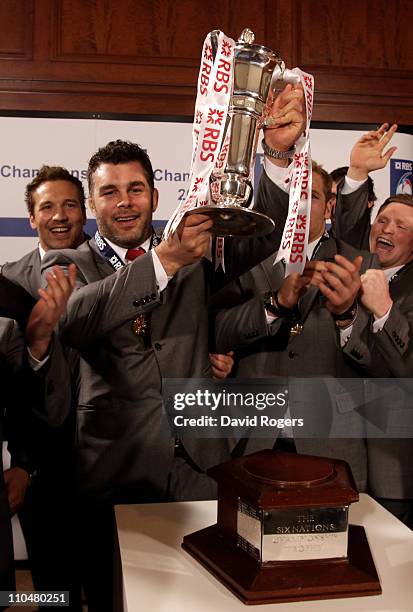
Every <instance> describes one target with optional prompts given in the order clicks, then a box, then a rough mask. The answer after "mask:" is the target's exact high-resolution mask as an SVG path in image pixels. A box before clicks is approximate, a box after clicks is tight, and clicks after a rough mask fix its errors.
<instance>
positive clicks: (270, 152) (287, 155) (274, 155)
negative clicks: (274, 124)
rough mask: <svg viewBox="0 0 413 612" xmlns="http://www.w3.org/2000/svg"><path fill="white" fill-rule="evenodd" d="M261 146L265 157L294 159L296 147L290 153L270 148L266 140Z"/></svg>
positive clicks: (262, 141)
mask: <svg viewBox="0 0 413 612" xmlns="http://www.w3.org/2000/svg"><path fill="white" fill-rule="evenodd" d="M261 145H262V149H263V151H264V153H265V155H268V157H272V158H273V159H290V158H292V157H294V153H295V145H294V146H293V148H292V149H290V150H289V151H278V150H277V149H272V148H271V147H269V146H268V145H267V143H266V142H265V139H264V138H263V139H262V140H261Z"/></svg>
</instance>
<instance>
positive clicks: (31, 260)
mask: <svg viewBox="0 0 413 612" xmlns="http://www.w3.org/2000/svg"><path fill="white" fill-rule="evenodd" d="M40 266H41V261H40V253H39V249H38V248H36V249H34V250H33V251H30V253H27V255H24V257H22V258H21V259H19V260H18V261H12V262H6V263H5V264H3V266H2V269H1V273H2V274H3V276H5V277H6V278H8V279H10V280H11V281H13V282H15V283H18V284H19V285H20V286H21V287H23V289H26V291H27V292H28V293H30V295H32V296H33V297H34V298H35V299H36V300H37V299H38V298H39V294H38V293H37V290H38V289H39V287H41V286H42V275H41V270H40Z"/></svg>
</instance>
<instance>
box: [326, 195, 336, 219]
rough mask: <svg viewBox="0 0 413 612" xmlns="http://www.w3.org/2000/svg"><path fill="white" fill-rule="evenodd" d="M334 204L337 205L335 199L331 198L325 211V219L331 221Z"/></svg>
mask: <svg viewBox="0 0 413 612" xmlns="http://www.w3.org/2000/svg"><path fill="white" fill-rule="evenodd" d="M334 203H335V198H330V199H329V200H328V201H327V204H326V209H325V211H324V219H331V211H332V208H333V204H334Z"/></svg>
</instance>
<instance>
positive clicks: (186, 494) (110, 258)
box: [43, 81, 305, 611]
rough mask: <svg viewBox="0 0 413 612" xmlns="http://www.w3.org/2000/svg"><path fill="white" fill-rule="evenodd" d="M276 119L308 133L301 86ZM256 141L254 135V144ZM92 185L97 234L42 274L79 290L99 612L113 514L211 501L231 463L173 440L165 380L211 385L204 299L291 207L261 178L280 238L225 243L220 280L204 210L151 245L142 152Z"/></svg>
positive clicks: (67, 330)
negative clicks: (128, 507) (58, 275)
mask: <svg viewBox="0 0 413 612" xmlns="http://www.w3.org/2000/svg"><path fill="white" fill-rule="evenodd" d="M267 89H269V81H268V88H267ZM273 109H274V110H276V111H277V112H278V113H280V116H279V117H274V121H276V122H277V124H278V125H279V133H280V134H283V135H284V139H285V142H286V143H287V142H288V132H290V131H291V130H294V131H299V132H302V131H303V130H304V129H305V113H304V105H303V90H302V89H301V88H297V89H293V88H291V87H289V88H288V89H287V90H286V91H285V94H284V97H282V98H281V101H280V102H279V103H278V105H274V106H273ZM291 126H295V127H294V128H292V127H291ZM257 136H258V129H257V130H256V133H255V134H254V142H252V145H254V146H256V139H257ZM202 142H203V143H204V147H207V150H208V147H209V149H210V148H213V147H212V145H211V144H209V145H205V139H203V141H202ZM252 145H251V146H252ZM230 148H231V147H230ZM204 152H205V148H204ZM218 153H219V151H218ZM254 156H255V151H252V153H251V157H254ZM205 176H206V175H204V178H205ZM195 178H199V177H195ZM201 178H202V176H201ZM88 180H89V191H90V206H91V209H92V210H93V211H94V213H95V216H96V220H97V225H98V232H97V234H96V235H95V237H94V238H92V239H91V240H90V241H89V242H86V243H84V244H83V245H81V246H80V247H79V248H78V249H77V250H71V249H67V250H63V251H53V252H49V253H47V254H46V256H45V258H44V260H43V268H44V270H47V269H48V268H50V266H52V265H54V264H60V265H62V266H67V265H68V264H70V263H75V264H76V266H77V270H78V286H79V287H82V286H83V288H80V289H79V290H78V291H77V292H75V294H74V296H73V300H72V301H71V302H70V303H69V307H68V315H67V317H66V319H65V321H64V322H63V324H62V327H61V339H62V341H63V342H64V343H65V344H67V345H69V346H71V347H73V348H75V349H77V350H78V351H79V354H80V372H79V381H78V389H79V398H78V413H77V421H78V444H77V457H78V468H79V471H78V474H79V484H80V490H81V509H80V515H79V522H80V525H81V527H82V530H81V538H82V547H83V549H84V554H83V555H82V558H83V561H84V566H85V574H84V581H85V589H86V593H87V597H88V601H89V609H90V610H91V611H92V610H99V611H101V610H104V609H108V608H107V606H108V602H111V601H112V596H113V592H112V577H113V570H114V563H115V566H116V563H117V560H116V561H115V560H114V559H113V537H114V518H113V506H112V504H113V503H119V502H123V503H127V502H129V503H133V502H135V503H136V502H145V501H146V502H149V501H152V502H154V501H167V500H191V499H192V500H193V499H205V498H211V497H213V496H214V495H215V489H214V483H213V481H212V480H211V479H209V477H208V476H207V475H206V474H205V470H206V469H208V468H209V467H211V466H213V465H215V464H217V463H220V462H222V461H225V460H227V459H228V458H230V451H231V445H230V442H229V441H228V440H222V439H221V440H206V439H195V438H187V439H186V438H184V439H175V440H174V439H171V437H170V432H169V427H168V424H167V421H166V418H165V414H164V408H163V403H162V396H161V389H162V378H193V377H199V378H201V377H208V376H210V375H211V364H210V361H209V357H208V333H209V330H208V309H207V304H208V300H209V296H210V294H211V292H213V291H216V290H217V289H218V288H220V287H221V286H222V285H223V284H225V283H227V282H229V281H230V280H231V279H233V278H237V277H238V276H239V275H240V274H242V273H243V272H245V270H247V269H248V268H249V267H250V266H252V265H254V264H256V263H257V262H258V261H260V260H261V259H263V258H265V257H266V256H268V255H269V253H271V252H272V251H273V250H274V248H276V246H277V245H278V244H279V243H280V239H281V233H282V228H283V226H284V221H285V218H286V215H287V206H281V207H280V206H279V205H275V203H273V202H272V201H271V199H270V198H268V194H266V190H267V189H268V184H267V182H266V179H265V177H264V180H263V182H262V184H261V186H260V188H259V190H258V193H257V195H256V210H258V211H259V212H260V213H262V214H264V215H266V216H267V217H269V218H270V219H272V221H271V222H270V223H271V225H270V229H271V226H272V227H273V226H274V224H275V229H273V230H272V231H271V232H270V233H269V234H267V235H265V236H261V237H258V238H252V237H251V238H243V239H236V238H226V239H225V247H224V251H225V257H224V261H225V272H224V270H223V269H218V270H214V265H213V263H211V261H209V260H208V259H206V258H205V257H204V256H205V254H206V253H207V252H208V249H209V245H210V234H211V226H212V223H213V222H212V221H211V219H210V218H209V215H208V216H206V215H204V214H198V213H199V212H201V213H202V210H201V211H198V210H197V211H196V213H195V214H192V212H191V214H190V215H186V216H184V215H183V214H182V215H181V218H180V219H179V222H178V224H177V226H176V228H173V230H172V231H170V233H169V235H168V237H167V238H166V239H165V240H163V241H160V240H159V239H158V238H157V237H156V236H155V234H154V233H153V230H152V223H151V222H152V213H153V211H154V210H155V209H156V206H157V201H158V193H157V190H156V189H155V187H154V179H153V170H152V166H151V162H150V160H149V158H148V156H147V154H146V152H145V151H144V150H143V149H141V148H140V147H139V146H138V145H135V144H132V143H129V142H124V141H115V142H111V143H108V144H107V145H106V146H105V147H102V148H101V149H99V151H98V152H97V153H96V154H95V155H93V156H92V158H91V160H90V162H89V168H88ZM205 182H206V183H208V181H206V180H205ZM229 182H230V181H229ZM193 184H194V185H195V184H197V185H199V184H200V181H198V182H196V180H195V179H194V181H193ZM230 187H231V185H230ZM238 208H239V207H238ZM184 212H185V211H184ZM240 212H241V213H242V209H241V211H240ZM225 214H226V213H225ZM216 258H217V254H216V251H215V259H216ZM213 259H214V258H213ZM128 260H129V261H131V260H133V261H131V263H129V265H127V264H128ZM96 281H100V282H96ZM86 285H87V286H86ZM103 587H105V588H103Z"/></svg>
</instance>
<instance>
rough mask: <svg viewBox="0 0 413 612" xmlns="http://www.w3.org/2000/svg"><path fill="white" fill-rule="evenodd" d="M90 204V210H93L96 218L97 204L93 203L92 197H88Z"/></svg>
mask: <svg viewBox="0 0 413 612" xmlns="http://www.w3.org/2000/svg"><path fill="white" fill-rule="evenodd" d="M88 204H89V210H91V211H92V213H93V214H94V216H95V217H96V208H95V203H94V201H93V197H92V196H89V197H88ZM85 216H86V215H85Z"/></svg>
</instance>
